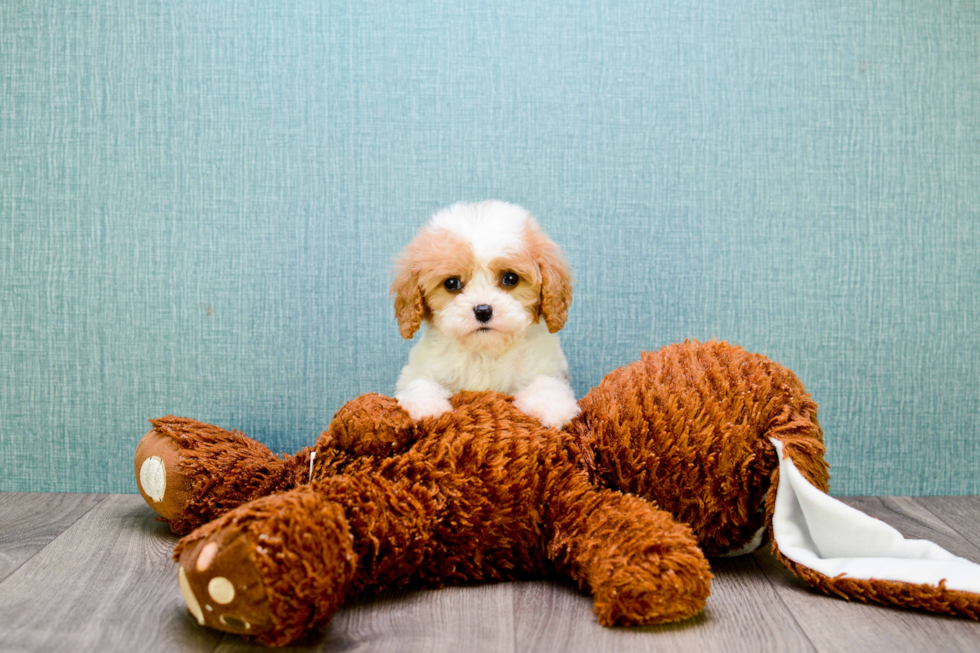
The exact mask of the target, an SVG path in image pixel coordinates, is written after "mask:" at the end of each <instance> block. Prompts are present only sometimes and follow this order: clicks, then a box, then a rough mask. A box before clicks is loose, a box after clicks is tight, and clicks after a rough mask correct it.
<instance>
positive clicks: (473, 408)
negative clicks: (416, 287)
mask: <svg viewBox="0 0 980 653" xmlns="http://www.w3.org/2000/svg"><path fill="white" fill-rule="evenodd" d="M579 403H580V407H581V415H580V416H579V417H577V418H575V419H574V420H573V421H572V422H571V423H570V424H569V425H568V426H567V427H565V428H564V429H563V430H557V429H552V428H545V427H543V426H541V425H540V424H539V423H538V422H536V421H534V420H533V419H532V418H530V417H528V416H527V415H525V414H524V413H522V412H521V411H519V410H517V409H516V408H515V407H514V406H513V399H512V398H511V397H507V396H503V395H499V394H495V393H472V392H467V393H461V394H459V395H457V396H455V397H453V399H452V406H453V410H452V412H449V413H446V414H443V415H440V416H438V417H435V418H427V419H423V420H421V421H418V422H415V421H412V420H411V418H410V417H409V416H408V414H407V413H406V412H405V411H404V410H402V409H401V408H400V407H399V406H398V405H397V403H396V402H395V401H394V400H393V399H390V398H388V397H383V396H380V395H374V394H369V395H365V396H363V397H360V398H358V399H355V400H353V401H351V402H349V403H347V404H346V405H345V406H343V407H342V408H341V410H340V411H339V412H338V413H337V415H336V416H335V417H334V419H333V421H332V422H331V424H330V427H329V428H328V430H327V431H325V432H324V433H323V434H322V435H321V436H320V438H319V440H318V442H317V444H316V447H315V448H313V449H309V448H307V449H303V450H302V451H300V452H298V453H297V454H295V455H292V456H289V455H287V456H283V457H281V458H280V457H276V456H274V455H273V454H272V453H271V452H270V451H269V450H268V449H267V448H265V447H264V446H262V445H261V444H259V443H257V442H255V441H254V440H251V439H249V438H247V437H245V436H244V435H242V434H241V433H239V432H237V431H236V432H228V431H225V430H222V429H220V428H217V427H215V426H211V425H207V424H202V423H200V422H195V421H193V420H188V419H182V418H175V417H164V418H161V419H156V420H151V422H152V424H153V427H154V428H153V430H152V431H150V432H149V433H147V435H146V436H145V437H144V438H143V440H142V441H141V443H140V445H139V447H138V449H137V452H136V474H137V480H138V484H139V488H140V492H141V493H142V494H143V497H144V498H145V499H146V501H147V502H148V503H149V504H150V506H152V507H153V508H154V510H156V511H157V512H158V513H159V514H160V516H161V517H162V518H163V519H165V520H166V521H168V522H169V523H170V526H171V528H172V529H173V530H174V531H175V532H177V533H181V534H184V533H188V532H190V534H189V535H187V536H186V537H184V538H183V539H182V540H181V541H180V542H179V543H178V544H177V547H176V549H175V553H174V557H175V559H177V560H178V562H179V573H178V575H179V581H180V586H181V589H182V592H183V595H184V598H185V600H186V602H187V607H188V610H189V611H190V612H191V614H193V615H194V617H195V618H196V619H197V621H198V622H199V623H200V624H201V625H207V626H210V627H212V628H216V629H219V630H223V631H228V632H232V633H239V634H243V635H251V636H254V637H256V638H257V639H259V640H260V641H261V642H263V643H265V644H268V645H274V646H277V645H285V644H288V643H290V642H292V641H294V640H296V639H297V638H299V637H301V636H303V635H304V634H305V633H307V632H308V631H309V630H310V629H312V628H315V627H318V626H322V625H324V624H326V623H327V622H328V621H329V620H330V617H331V616H332V615H333V613H334V612H335V611H336V610H337V608H338V607H339V606H340V605H341V604H342V603H343V602H344V600H345V599H346V598H347V597H349V596H351V595H353V594H355V593H357V592H361V591H364V590H378V589H383V588H388V587H394V586H402V585H406V584H415V585H422V586H429V587H438V586H444V585H451V584H460V583H468V582H477V581H495V580H511V579H527V578H542V577H547V576H550V575H553V574H555V573H558V574H564V575H567V576H569V577H571V578H573V579H574V580H575V581H576V582H577V583H578V584H579V585H580V586H582V587H583V588H586V589H587V590H589V591H590V592H591V593H592V594H593V596H594V598H595V611H596V614H597V615H598V619H599V621H600V623H602V624H604V625H631V624H655V623H663V622H670V621H676V620H680V619H685V618H687V617H690V616H692V615H694V614H696V613H697V612H699V611H700V610H701V609H702V608H703V607H704V604H705V601H706V599H707V597H708V594H709V585H710V579H711V572H710V570H709V565H708V562H707V560H706V558H705V556H706V555H707V556H713V555H722V554H731V553H740V552H745V551H749V550H752V549H753V548H755V547H757V546H758V545H759V544H760V543H761V540H762V537H763V535H764V534H765V533H767V532H768V533H769V534H770V535H771V536H774V538H775V539H774V544H773V551H774V553H775V554H776V556H777V557H779V558H780V559H781V560H782V561H783V562H784V563H786V564H787V566H788V567H789V568H790V569H791V570H793V571H794V572H795V573H796V574H797V575H799V576H801V577H802V578H804V579H805V580H807V581H808V582H810V583H811V584H813V585H815V586H817V587H819V588H821V589H823V590H825V591H827V592H829V593H832V594H837V595H841V596H845V597H848V596H849V597H855V598H858V599H861V600H865V601H875V602H880V603H890V604H895V605H902V606H906V607H917V608H924V609H929V610H933V611H938V612H946V613H951V614H957V615H962V616H968V617H972V618H974V619H976V618H978V616H980V594H977V592H978V591H980V575H977V569H978V567H977V566H976V565H972V563H969V562H967V561H965V560H962V559H959V558H954V557H953V556H950V554H948V553H946V552H945V551H942V549H939V548H938V547H936V546H935V545H931V543H924V544H929V545H930V546H931V547H933V548H932V549H928V550H927V551H925V552H923V551H922V550H920V549H921V548H922V547H921V546H919V542H921V541H908V540H904V539H902V538H901V536H900V535H897V532H885V531H881V530H880V529H881V528H884V529H888V530H889V531H890V530H891V529H890V527H888V526H886V525H884V524H881V523H880V522H877V520H871V519H870V518H868V517H866V516H864V515H862V514H861V513H857V511H853V512H854V513H857V515H853V514H851V513H848V512H847V511H852V510H853V509H850V508H848V507H847V506H843V504H839V502H836V501H835V500H833V499H831V498H830V497H828V496H827V495H826V494H825V492H826V490H827V483H828V471H827V465H826V464H825V462H824V460H823V454H824V446H823V442H822V433H821V430H820V427H819V425H818V423H817V417H816V413H817V406H816V404H815V403H814V402H813V401H812V399H811V398H810V397H809V395H808V394H807V393H806V391H805V390H804V388H803V386H802V384H801V383H800V382H799V380H797V378H796V377H795V376H794V375H793V374H792V372H790V371H789V370H787V369H785V368H783V367H781V366H779V365H778V364H776V363H774V362H772V361H770V360H768V359H766V358H765V357H763V356H760V355H756V354H750V353H748V352H746V351H744V350H742V349H740V348H738V347H733V346H731V345H728V344H726V343H719V342H709V343H706V344H700V343H696V342H686V343H684V344H681V345H673V346H670V347H666V348H664V349H662V350H661V351H659V352H656V353H644V354H643V356H642V358H641V360H639V361H637V362H635V363H633V364H631V365H628V366H626V367H623V368H620V369H618V370H616V371H614V372H612V373H610V374H609V375H608V376H607V377H606V378H605V379H604V380H603V381H602V382H601V383H600V384H599V385H598V386H597V387H596V388H594V389H592V390H591V391H590V392H589V393H588V394H587V395H586V396H585V397H584V398H583V399H582V400H581V401H580V402H579ZM777 488H778V492H777ZM828 502H829V503H828ZM814 506H816V507H814ZM840 506H843V508H840ZM835 511H836V512H835ZM828 515H829V517H828ZM862 518H863V519H865V520H870V522H875V523H873V524H871V523H865V522H864V521H862ZM808 519H809V520H810V521H808ZM827 519H829V520H830V525H829V526H828V525H827V524H825V523H823V522H826V521H827ZM821 520H823V522H821ZM194 529H196V530H194ZM828 529H829V530H828ZM841 529H843V530H841ZM855 529H857V530H856V532H858V533H872V534H878V535H880V536H881V537H884V538H885V540H887V541H885V540H882V542H884V544H882V545H881V546H880V547H879V549H877V550H873V551H869V550H860V551H849V550H848V547H849V546H851V545H850V544H848V543H846V542H845V543H841V542H840V541H839V540H840V539H841V538H836V537H835V536H834V535H833V533H837V532H842V533H844V534H845V535H846V536H847V538H848V539H852V538H851V536H850V534H851V533H852V531H855ZM861 529H865V530H863V531H862V530H861ZM868 529H870V530H868ZM876 529H878V530H876ZM191 531H193V532H191ZM828 532H829V533H831V534H830V535H828V534H827V533H828ZM882 533H883V534H882ZM878 535H876V537H877V536H878ZM896 536H897V539H895V537H896ZM869 537H871V536H865V535H861V536H859V537H858V538H857V539H858V540H860V541H862V542H866V541H867V540H868V538H869ZM888 538H891V540H889V539H888ZM872 539H873V538H872ZM879 539H880V538H879ZM876 541H877V540H876ZM828 542H829V544H828ZM909 546H912V548H913V549H915V550H914V551H911V552H909V551H906V549H908V548H909ZM828 547H829V548H828ZM834 547H837V548H838V549H840V550H839V551H838V550H835V549H834ZM889 547H890V548H889ZM903 547H904V548H903ZM915 547H919V548H917V549H916V548H915ZM927 548H928V547H927ZM865 549H867V547H865ZM827 551H831V552H832V553H833V554H834V555H830V556H828V555H824V554H825V553H826V552H827ZM903 551H904V552H905V555H904V557H908V558H926V559H927V560H926V562H928V563H929V564H933V565H934V566H937V569H938V571H937V570H933V571H932V573H933V576H929V575H928V573H926V574H925V575H923V573H925V572H921V570H920V571H916V569H917V568H916V567H915V565H916V564H918V562H921V560H915V561H909V562H908V565H906V564H900V565H898V567H899V570H898V572H895V573H892V575H891V576H889V573H891V572H889V571H888V570H887V569H886V570H885V571H886V573H884V574H882V573H878V571H880V569H881V568H882V566H881V564H879V562H880V560H879V555H878V554H879V553H882V554H883V555H882V556H881V559H885V558H887V559H889V560H891V559H893V557H894V556H898V557H903ZM840 553H843V554H844V555H837V554H840ZM848 553H851V554H854V555H850V556H849V555H847V554H848ZM930 556H931V557H930ZM842 560H843V561H844V562H841V561H842ZM869 560H870V561H871V564H870V565H869ZM828 561H829V562H828ZM855 561H856V562H855ZM847 564H851V565H852V566H850V567H848V566H847ZM841 565H843V566H841ZM957 565H959V566H957ZM885 567H887V565H885ZM840 569H843V570H842V571H840V573H836V572H837V571H838V570H840ZM909 569H912V571H911V572H910V571H909ZM869 570H871V572H872V573H864V572H868V571H869ZM961 572H962V573H961ZM862 573H864V575H862ZM937 573H938V574H940V576H941V577H939V578H936V577H935V574H937ZM896 574H897V576H896ZM954 574H959V575H961V576H962V575H963V574H966V576H970V574H974V575H975V577H969V578H967V580H966V582H965V584H964V583H962V582H960V583H959V584H956V583H953V582H951V576H952V575H954ZM896 578H897V580H896ZM971 583H976V584H975V585H974V584H971Z"/></svg>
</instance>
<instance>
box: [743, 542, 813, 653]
mask: <svg viewBox="0 0 980 653" xmlns="http://www.w3.org/2000/svg"><path fill="white" fill-rule="evenodd" d="M769 546H770V544H769V543H766V544H763V545H762V547H761V548H760V549H759V550H760V551H761V550H762V549H766V551H765V554H766V555H771V554H770V553H769V551H768V548H769ZM752 564H753V565H755V568H756V569H757V570H758V573H759V574H761V575H762V577H763V578H765V579H766V582H767V583H768V584H769V587H770V589H772V596H773V598H774V599H775V600H777V601H779V604H780V605H781V606H782V607H783V610H784V611H785V612H786V613H788V614H789V616H790V619H792V620H793V623H794V624H796V627H797V628H799V630H800V633H801V634H802V635H803V637H804V638H806V641H807V643H809V644H810V648H811V649H813V650H814V651H819V650H820V649H819V648H818V647H817V645H816V643H814V641H813V640H812V639H810V635H808V634H807V632H806V628H804V627H803V624H802V623H800V621H799V620H798V619H797V618H796V613H795V612H793V609H792V608H791V607H790V606H789V604H788V603H786V601H784V600H783V597H782V595H781V594H780V593H779V588H778V587H777V586H776V582H775V581H774V580H773V579H772V578H771V577H770V576H769V574H768V573H766V570H765V569H763V568H762V565H760V564H759V561H758V560H756V559H755V558H754V557H753V558H752Z"/></svg>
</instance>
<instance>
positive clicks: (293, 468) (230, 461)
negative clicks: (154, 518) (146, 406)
mask: <svg viewBox="0 0 980 653" xmlns="http://www.w3.org/2000/svg"><path fill="white" fill-rule="evenodd" d="M150 423H151V424H152V425H153V429H152V430H151V431H149V432H148V433H147V434H146V435H144V436H143V439H142V440H141V441H140V443H139V445H138V446H137V448H136V456H135V461H134V462H135V471H136V485H137V488H138V489H139V491H140V494H141V495H142V496H143V499H144V500H145V501H146V502H147V504H149V506H150V507H151V508H153V510H155V511H156V512H157V514H159V515H160V517H162V518H163V520H164V521H167V522H168V523H169V524H170V528H171V530H172V531H173V532H175V533H178V534H186V533H189V532H190V531H192V530H193V529H195V528H197V527H198V526H201V525H202V524H205V523H207V522H209V521H211V520H212V519H214V518H216V517H218V516H220V515H222V514H224V513H226V512H227V511H229V510H231V509H233V508H235V507H237V506H239V505H241V504H243V503H245V502H247V501H251V500H252V499H255V498H258V497H261V496H265V495H268V494H272V493H274V492H281V491H285V490H288V489H291V488H292V487H294V486H295V485H296V484H297V483H298V482H302V481H303V480H304V479H303V469H304V468H305V467H306V466H307V461H308V459H309V449H304V450H302V451H300V452H298V453H297V454H295V455H293V456H283V457H277V456H276V455H274V454H273V453H272V452H271V451H270V450H269V449H268V448H267V447H266V446H264V445H263V444H261V443H260V442H257V441H256V440H253V439H252V438H249V437H247V436H245V435H244V434H242V433H241V432H239V431H226V430H224V429H222V428H219V427H217V426H214V425H211V424H206V423H204V422H198V421H196V420H192V419H186V418H182V417H173V416H167V417H161V418H158V419H153V420H150Z"/></svg>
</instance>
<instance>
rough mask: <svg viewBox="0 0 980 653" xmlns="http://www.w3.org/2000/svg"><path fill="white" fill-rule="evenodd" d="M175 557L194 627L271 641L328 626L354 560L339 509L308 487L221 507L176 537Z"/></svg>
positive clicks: (346, 586) (345, 589)
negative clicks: (215, 514) (218, 512)
mask: <svg viewBox="0 0 980 653" xmlns="http://www.w3.org/2000/svg"><path fill="white" fill-rule="evenodd" d="M174 557H175V558H176V559H177V561H178V564H179V571H178V577H179V581H180V588H181V592H182V594H183V596H184V600H185V601H186V603H187V609H188V611H189V612H190V613H191V614H192V615H193V617H194V618H195V619H196V620H197V622H198V623H199V624H200V625H202V626H209V627H211V628H215V629H217V630H222V631H225V632H230V633H236V634H240V635H249V636H253V637H256V638H257V639H258V640H259V641H261V642H262V643H264V644H266V645H269V646H283V645H285V644H288V643H290V642H292V641H295V640H296V639H298V638H300V637H302V636H303V635H305V634H306V633H307V632H309V631H310V630H311V629H313V628H315V627H318V626H322V625H324V624H326V623H327V622H328V621H329V620H330V617H331V616H332V615H333V613H334V612H335V611H336V609H337V607H338V606H339V605H340V604H341V603H342V602H343V600H344V598H345V597H346V595H347V592H348V589H349V586H350V581H351V579H352V578H353V576H354V571H355V567H356V560H357V556H356V555H355V554H354V551H353V538H352V535H351V532H350V529H349V528H348V524H347V519H346V517H345V515H344V510H343V508H341V506H340V505H338V504H337V503H335V502H333V501H330V500H329V499H327V498H326V497H325V496H324V495H323V494H322V493H321V492H318V491H316V490H315V489H314V487H313V486H309V485H307V486H303V487H300V488H298V489H295V490H291V491H289V492H284V493H281V494H277V495H273V496H268V497H262V498H260V499H256V500H255V501H251V502H249V503H247V504H245V505H243V506H240V507H238V508H236V509H234V510H232V511H231V512H228V513H226V514H225V515H224V516H222V517H220V518H218V519H217V520H215V521H213V522H211V523H209V524H207V525H205V526H204V527H202V528H199V529H197V530H196V531H194V532H193V533H191V534H190V535H189V536H187V537H185V538H184V539H182V540H181V541H180V542H179V543H178V545H177V547H176V549H175V551H174Z"/></svg>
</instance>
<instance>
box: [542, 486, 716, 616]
mask: <svg viewBox="0 0 980 653" xmlns="http://www.w3.org/2000/svg"><path fill="white" fill-rule="evenodd" d="M572 497H577V498H572ZM572 497H570V498H571V499H572V500H570V501H566V502H565V503H566V506H567V508H565V509H564V510H562V511H561V513H559V516H558V517H557V518H556V519H555V521H554V534H553V536H552V539H551V541H550V543H549V547H548V553H549V557H550V558H551V559H552V561H553V562H554V563H555V566H556V568H557V569H558V570H559V571H561V572H563V573H566V574H568V575H569V576H571V577H572V578H573V579H574V580H575V581H576V582H577V583H579V585H580V586H582V587H587V588H589V589H590V590H591V591H592V593H593V596H594V599H595V611H596V614H597V616H598V619H599V622H600V623H601V624H603V625H605V626H614V625H623V626H625V625H641V624H656V623H665V622H671V621H678V620H681V619H686V618H688V617H691V616H693V615H695V614H697V613H698V612H700V611H701V610H702V609H703V608H704V605H705V601H706V600H707V597H708V594H709V593H710V580H711V572H710V571H709V568H708V563H707V560H706V559H705V557H704V555H703V554H702V552H701V550H700V549H699V548H698V546H697V543H696V541H695V539H694V537H693V535H692V534H691V531H690V529H689V528H687V526H685V525H683V524H679V523H677V522H675V521H674V519H673V518H672V517H671V516H670V514H668V513H667V512H665V511H663V510H659V509H657V508H655V507H654V506H653V505H652V504H650V503H648V502H647V501H644V500H642V499H640V498H638V497H636V496H633V495H625V494H621V493H619V492H616V491H613V490H593V491H588V492H581V493H575V494H573V495H572Z"/></svg>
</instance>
